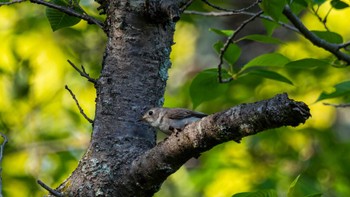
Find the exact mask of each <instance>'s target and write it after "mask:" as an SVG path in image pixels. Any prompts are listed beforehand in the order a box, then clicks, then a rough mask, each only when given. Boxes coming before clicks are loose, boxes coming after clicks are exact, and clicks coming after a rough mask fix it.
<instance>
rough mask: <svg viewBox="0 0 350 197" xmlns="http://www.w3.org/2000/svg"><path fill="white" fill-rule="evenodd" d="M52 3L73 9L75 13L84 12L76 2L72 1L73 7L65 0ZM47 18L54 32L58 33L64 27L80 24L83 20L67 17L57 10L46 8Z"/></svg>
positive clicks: (54, 0) (55, 0)
mask: <svg viewBox="0 0 350 197" xmlns="http://www.w3.org/2000/svg"><path fill="white" fill-rule="evenodd" d="M50 2H51V3H54V4H57V5H60V6H64V7H67V8H71V7H73V9H74V10H75V11H77V12H80V13H82V10H81V8H80V7H79V4H78V3H77V2H75V1H72V2H73V5H69V4H68V2H66V1H64V0H52V1H50ZM46 17H47V18H48V20H49V22H50V25H51V28H52V30H53V31H56V30H58V29H61V28H64V27H70V26H73V25H75V24H77V23H79V22H80V20H81V19H80V18H76V17H73V16H70V15H67V14H65V13H63V12H61V11H59V10H57V9H52V8H46Z"/></svg>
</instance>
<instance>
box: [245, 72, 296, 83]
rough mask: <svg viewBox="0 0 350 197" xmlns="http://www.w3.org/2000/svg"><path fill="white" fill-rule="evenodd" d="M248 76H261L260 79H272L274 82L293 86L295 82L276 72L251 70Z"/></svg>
mask: <svg viewBox="0 0 350 197" xmlns="http://www.w3.org/2000/svg"><path fill="white" fill-rule="evenodd" d="M247 74H252V75H256V76H259V77H263V78H267V79H272V80H275V81H280V82H284V83H287V84H290V85H293V82H292V81H290V80H289V79H288V78H286V77H285V76H283V75H281V74H278V73H276V72H273V71H269V70H263V69H254V70H250V71H249V72H248V73H247Z"/></svg>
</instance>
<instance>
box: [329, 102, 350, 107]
mask: <svg viewBox="0 0 350 197" xmlns="http://www.w3.org/2000/svg"><path fill="white" fill-rule="evenodd" d="M323 105H328V106H332V107H340V108H341V107H350V103H344V104H332V103H323Z"/></svg>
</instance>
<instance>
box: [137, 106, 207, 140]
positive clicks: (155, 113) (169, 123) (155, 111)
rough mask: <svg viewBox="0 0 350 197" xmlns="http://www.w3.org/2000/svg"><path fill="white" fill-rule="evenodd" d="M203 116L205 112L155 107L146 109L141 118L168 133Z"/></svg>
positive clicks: (180, 128)
mask: <svg viewBox="0 0 350 197" xmlns="http://www.w3.org/2000/svg"><path fill="white" fill-rule="evenodd" d="M205 116H207V114H203V113H201V112H195V111H191V110H188V109H183V108H165V107H164V108H162V107H156V108H152V109H150V110H148V111H147V112H146V113H145V115H143V117H142V120H144V121H146V122H148V123H149V124H150V125H151V126H152V127H155V128H157V129H159V130H160V131H162V132H163V133H165V134H167V135H170V134H171V133H172V132H173V131H176V130H182V129H183V128H184V127H185V126H186V125H188V124H190V123H192V122H195V121H197V120H200V119H202V118H203V117H205Z"/></svg>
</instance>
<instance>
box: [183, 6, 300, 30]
mask: <svg viewBox="0 0 350 197" xmlns="http://www.w3.org/2000/svg"><path fill="white" fill-rule="evenodd" d="M184 14H192V15H199V16H210V17H224V16H234V15H239V14H241V15H247V16H254V15H255V14H256V13H253V12H245V11H242V12H200V11H195V10H185V11H184ZM259 18H261V19H265V20H268V21H271V22H275V23H278V24H279V25H281V26H282V27H284V28H286V29H289V30H291V31H294V32H297V33H299V30H298V29H296V28H295V27H293V26H291V25H288V24H286V23H283V22H281V21H278V22H277V21H275V20H274V19H273V18H271V17H269V16H265V15H260V16H259Z"/></svg>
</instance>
